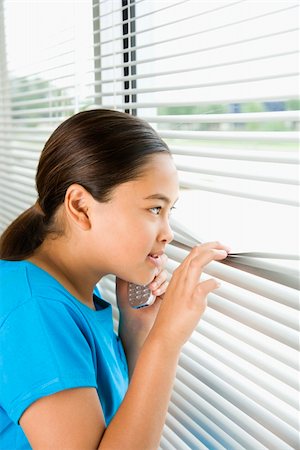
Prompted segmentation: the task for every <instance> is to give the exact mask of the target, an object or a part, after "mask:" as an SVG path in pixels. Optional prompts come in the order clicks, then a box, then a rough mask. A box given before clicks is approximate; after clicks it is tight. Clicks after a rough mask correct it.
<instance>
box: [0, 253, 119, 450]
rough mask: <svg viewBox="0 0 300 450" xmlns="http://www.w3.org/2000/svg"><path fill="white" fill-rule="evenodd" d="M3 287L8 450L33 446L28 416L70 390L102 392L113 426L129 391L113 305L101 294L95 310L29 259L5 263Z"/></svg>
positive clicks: (0, 310) (2, 377) (2, 424)
mask: <svg viewBox="0 0 300 450" xmlns="http://www.w3.org/2000/svg"><path fill="white" fill-rule="evenodd" d="M0 282H1V285H0V343H1V344H0V345H1V352H0V385H1V387H0V436H1V438H0V448H1V450H16V449H30V448H31V447H30V444H29V442H28V440H27V439H26V436H25V434H24V433H23V431H22V428H21V427H20V425H19V419H20V417H21V415H22V414H23V412H24V411H25V410H26V408H28V407H29V405H30V404H32V403H33V402H34V401H35V400H37V399H39V398H41V397H44V396H46V395H50V394H53V393H55V392H59V391H62V390H64V389H69V388H75V387H95V388H96V389H97V392H98V396H99V399H100V402H101V406H102V409H103V413H104V417H105V421H106V424H107V425H108V424H109V422H110V421H111V419H112V417H113V416H114V414H115V412H116V410H117V409H118V408H119V406H120V403H121V402H122V400H123V397H124V395H125V392H126V390H127V387H128V370H127V363H126V359H125V355H124V351H123V347H122V345H121V342H120V340H119V338H118V337H117V336H116V334H115V333H114V331H113V321H112V308H111V305H110V304H109V303H107V302H105V301H104V300H102V299H101V298H100V297H99V291H97V290H95V294H94V305H95V308H96V311H94V310H92V309H91V308H89V307H88V306H86V305H84V304H83V303H82V302H80V301H79V300H77V299H76V298H75V297H73V296H72V295H71V294H70V293H69V292H68V291H67V290H66V289H65V288H64V287H63V286H62V285H61V284H60V283H59V282H58V281H56V280H55V279H54V278H53V277H52V276H51V275H50V274H48V273H47V272H45V271H44V270H42V269H40V268H39V267H37V266H36V265H34V264H32V263H30V262H28V261H3V260H2V261H0ZM96 293H97V295H96Z"/></svg>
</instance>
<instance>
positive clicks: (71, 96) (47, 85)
mask: <svg viewBox="0 0 300 450" xmlns="http://www.w3.org/2000/svg"><path fill="white" fill-rule="evenodd" d="M0 4H1V6H0V8H1V9H0V30H1V31H0V33H1V39H0V49H1V50H0V51H1V71H0V101H1V106H2V107H1V109H0V170H1V176H0V207H1V221H0V227H1V229H2V230H3V228H5V227H6V226H7V225H8V224H9V223H10V222H11V221H12V220H13V219H14V218H15V217H16V216H17V215H18V214H20V213H21V212H22V211H23V210H24V209H25V208H28V207H29V206H31V205H32V204H33V203H34V202H35V200H36V191H35V185H34V177H35V171H36V166H37V162H38V159H39V155H40V152H41V150H42V148H43V146H44V143H45V142H46V140H47V139H48V137H49V136H50V134H51V133H52V131H53V130H54V129H55V128H56V127H57V126H58V125H59V124H60V123H61V122H62V121H63V120H65V119H66V118H67V117H69V116H71V115H72V114H74V113H76V112H78V111H80V110H82V109H83V108H84V107H85V106H86V105H87V104H88V100H87V96H88V95H89V94H90V93H91V92H93V91H94V87H93V88H91V86H89V83H90V81H91V80H94V75H93V73H92V69H93V62H94V52H93V45H94V41H93V17H92V6H91V5H90V6H89V4H88V3H86V2H76V1H71V2H60V3H58V2H48V3H47V2H40V3H37V2H33V1H28V2H11V1H10V0H4V1H1V2H0ZM79 29H80V35H79V34H78V30H79ZM16 30H17V31H18V33H17V36H16Z"/></svg>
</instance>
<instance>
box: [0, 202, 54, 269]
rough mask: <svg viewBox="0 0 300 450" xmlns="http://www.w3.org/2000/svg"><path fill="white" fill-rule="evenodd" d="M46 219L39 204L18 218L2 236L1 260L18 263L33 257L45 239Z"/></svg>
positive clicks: (0, 246) (0, 245)
mask: <svg viewBox="0 0 300 450" xmlns="http://www.w3.org/2000/svg"><path fill="white" fill-rule="evenodd" d="M44 219H45V215H44V213H43V211H42V209H41V207H40V205H39V204H38V202H37V203H36V204H35V205H33V206H32V207H31V208H29V209H27V210H26V211H24V212H23V213H22V214H21V215H20V216H19V217H17V218H16V219H15V220H14V221H13V222H12V223H11V224H10V226H9V227H8V228H7V229H6V230H5V231H4V233H3V234H2V236H1V239H0V259H6V260H10V261H18V260H22V259H26V258H28V257H29V256H30V255H32V253H33V252H34V250H35V249H36V248H38V247H39V246H40V245H41V243H42V242H43V240H44V238H45V235H46V231H45V228H46V227H45V223H44Z"/></svg>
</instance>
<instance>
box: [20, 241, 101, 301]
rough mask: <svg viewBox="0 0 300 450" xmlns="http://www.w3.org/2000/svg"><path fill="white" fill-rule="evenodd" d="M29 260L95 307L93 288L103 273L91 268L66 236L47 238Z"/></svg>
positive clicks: (80, 298)
mask: <svg viewBox="0 0 300 450" xmlns="http://www.w3.org/2000/svg"><path fill="white" fill-rule="evenodd" d="M28 261H31V262H32V263H33V264H35V265H37V266H38V267H40V268H41V269H43V270H45V271H46V272H48V273H49V274H50V275H52V276H53V277H54V278H55V279H56V280H57V281H58V282H59V283H60V284H62V285H63V286H64V287H65V288H66V289H67V291H69V292H70V293H71V294H72V295H73V296H74V297H76V298H77V299H78V300H79V301H81V302H82V303H84V304H85V305H86V306H88V307H90V308H92V309H95V306H94V302H93V290H94V287H95V285H96V284H97V282H98V281H99V280H100V278H101V273H93V272H92V271H91V270H90V267H88V263H87V262H86V259H85V257H84V255H82V258H81V257H80V253H79V251H78V248H77V246H76V245H75V247H74V245H71V243H70V242H68V241H66V240H65V239H64V238H57V239H46V240H45V241H44V242H43V243H42V245H41V246H40V247H39V248H38V249H36V251H35V252H34V254H33V255H32V256H31V257H30V258H28Z"/></svg>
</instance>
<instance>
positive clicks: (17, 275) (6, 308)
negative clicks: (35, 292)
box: [0, 260, 32, 325]
mask: <svg viewBox="0 0 300 450" xmlns="http://www.w3.org/2000/svg"><path fill="white" fill-rule="evenodd" d="M0 279H1V288H0V325H1V324H2V322H3V321H4V320H5V319H6V317H7V316H8V315H9V314H10V313H11V312H12V311H14V310H15V309H16V308H18V307H19V306H20V305H21V304H22V303H23V302H26V301H27V300H28V299H30V298H31V296H32V292H31V289H30V284H29V281H28V276H27V270H26V265H25V264H24V262H23V261H3V260H0ZM20 293H21V295H20Z"/></svg>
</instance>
